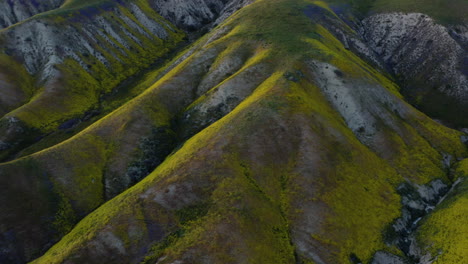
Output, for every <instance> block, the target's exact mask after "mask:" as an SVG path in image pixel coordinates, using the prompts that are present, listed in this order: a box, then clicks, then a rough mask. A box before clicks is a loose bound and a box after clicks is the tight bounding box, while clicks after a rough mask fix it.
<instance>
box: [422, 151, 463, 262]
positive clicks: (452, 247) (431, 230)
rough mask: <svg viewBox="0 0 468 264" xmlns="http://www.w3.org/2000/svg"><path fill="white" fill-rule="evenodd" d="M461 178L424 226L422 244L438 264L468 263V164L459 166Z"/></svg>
mask: <svg viewBox="0 0 468 264" xmlns="http://www.w3.org/2000/svg"><path fill="white" fill-rule="evenodd" d="M455 175H456V176H457V177H459V179H460V180H462V182H461V183H460V184H459V185H458V186H457V187H456V188H455V191H454V193H452V194H450V196H449V197H447V199H445V200H444V201H443V202H442V203H441V204H440V205H438V208H437V210H436V211H435V212H434V213H432V214H431V215H430V216H429V218H427V219H426V220H425V221H424V222H423V223H422V227H421V229H420V231H419V237H418V238H419V240H420V242H421V243H422V244H423V245H424V246H425V247H426V248H427V249H428V250H429V251H430V252H431V253H432V255H433V256H438V257H437V260H436V261H435V262H434V263H436V264H442V263H443V264H455V263H464V261H466V259H468V227H467V225H466V219H467V218H468V207H467V203H468V181H467V180H466V179H467V177H468V160H466V159H465V160H463V161H462V162H460V163H459V165H458V168H457V170H456V174H455Z"/></svg>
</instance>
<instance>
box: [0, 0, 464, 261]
mask: <svg viewBox="0 0 468 264" xmlns="http://www.w3.org/2000/svg"><path fill="white" fill-rule="evenodd" d="M332 7H334V6H332ZM259 10H261V12H259ZM336 27H339V29H340V30H338V31H337V30H336ZM358 38H359V34H357V33H356V32H355V31H353V30H352V29H351V28H350V27H349V26H347V24H346V23H345V22H344V21H342V20H341V19H340V18H339V17H338V16H337V15H336V13H334V12H333V11H332V9H330V8H329V7H328V6H327V5H326V4H325V3H324V2H319V1H308V0H270V1H266V0H263V1H257V2H255V3H253V4H252V5H250V6H248V7H246V8H244V9H241V10H240V11H239V12H238V13H236V14H235V15H234V16H233V17H231V18H229V19H228V20H227V22H225V23H223V24H222V25H221V26H219V27H217V28H216V29H215V30H214V31H213V32H211V33H210V34H208V35H207V36H205V37H204V38H203V39H201V40H200V41H199V42H197V44H195V45H194V47H193V48H191V49H190V50H188V51H187V52H186V53H184V54H182V55H181V56H179V57H178V59H176V60H175V61H174V63H173V65H169V66H168V68H167V69H166V70H164V71H163V73H165V75H164V76H163V77H162V78H161V79H159V80H158V81H157V82H156V83H155V84H154V85H152V86H151V87H150V88H149V89H148V90H146V91H145V92H144V93H143V94H141V95H140V96H138V97H137V98H135V99H133V100H131V101H130V102H128V103H127V104H125V105H124V106H122V107H121V108H119V109H118V110H116V111H114V112H113V113H111V114H110V115H107V116H106V117H104V118H103V119H101V120H99V121H98V122H96V123H95V124H93V125H92V126H90V127H89V128H87V129H86V130H84V131H82V132H81V133H79V134H77V135H75V136H74V137H72V138H70V139H69V140H67V141H65V142H63V143H61V144H58V145H56V146H54V147H52V148H49V149H46V150H43V151H41V152H38V153H35V154H33V155H30V156H28V157H25V158H23V159H19V160H15V161H12V162H10V163H6V164H3V165H2V166H1V168H0V170H1V171H2V175H13V171H15V172H16V173H15V178H16V180H15V181H16V182H18V183H22V182H24V184H15V185H14V186H12V188H11V189H9V190H8V189H7V191H6V192H4V193H2V195H4V197H1V198H2V200H4V201H6V202H5V203H4V204H2V208H1V209H2V212H7V214H5V215H3V216H1V217H2V218H0V220H1V221H0V222H1V223H6V224H4V226H2V228H4V229H3V230H2V234H8V236H7V235H5V236H4V237H2V242H3V243H2V245H15V246H13V247H11V246H10V247H8V246H4V247H3V250H2V252H7V254H4V255H3V260H5V261H11V262H14V261H15V258H16V259H17V258H24V257H26V258H30V257H31V256H35V255H37V253H36V252H31V251H33V249H37V248H40V246H39V245H44V246H43V247H44V248H47V247H48V245H47V242H48V239H50V237H51V236H52V237H53V236H55V237H56V238H59V237H61V236H62V235H65V234H66V233H68V232H69V231H70V229H71V228H72V227H73V225H74V223H75V222H76V221H77V220H78V219H80V218H82V217H83V216H85V215H87V214H88V213H90V212H91V211H93V210H94V209H95V208H97V207H98V208H97V209H96V210H95V211H94V212H92V213H90V214H89V215H88V216H86V217H85V218H84V219H83V220H82V221H80V223H78V225H77V226H76V227H74V228H73V229H72V230H71V231H70V233H68V234H67V235H66V236H65V237H64V238H63V239H62V240H61V241H60V242H58V243H57V244H56V245H55V246H54V247H53V248H52V249H50V250H49V251H48V252H47V253H46V254H45V255H44V256H43V257H41V258H39V259H37V260H36V261H35V262H34V263H139V262H141V261H143V262H145V263H241V262H246V261H247V260H248V261H249V263H294V262H299V263H300V262H304V263H348V262H349V261H352V262H354V263H359V262H365V263H367V262H370V261H371V260H372V259H374V260H373V261H374V263H377V262H375V261H377V260H376V259H379V258H380V256H381V255H382V254H387V255H389V256H393V257H392V258H399V257H397V256H395V255H391V254H390V253H393V254H397V255H404V251H403V250H402V249H401V248H400V245H398V243H387V244H386V243H385V239H384V234H383V233H384V230H386V229H388V227H389V226H391V225H392V224H393V223H394V220H395V219H398V218H399V217H400V216H401V210H402V204H401V201H400V199H401V196H400V195H401V194H400V193H399V191H398V189H399V187H400V186H402V185H403V183H405V182H410V183H411V184H426V183H430V182H432V181H433V180H435V179H441V180H442V181H443V182H444V183H445V184H447V185H450V181H451V180H452V179H451V178H449V177H448V174H447V169H448V167H449V166H451V165H452V163H451V160H456V159H457V158H460V157H464V156H466V155H467V153H466V147H465V146H464V145H463V144H462V142H461V140H460V138H461V137H462V133H460V132H457V131H454V130H451V129H448V128H445V127H443V126H441V125H440V124H438V123H436V122H434V121H432V120H431V119H429V118H428V117H426V116H425V115H423V114H422V113H420V112H419V111H417V110H415V109H414V108H413V107H411V106H410V105H408V104H407V103H405V102H404V101H403V100H402V96H401V95H400V94H399V92H398V86H397V85H396V84H395V83H394V82H393V81H392V80H391V79H389V76H388V75H386V74H385V73H382V72H379V71H378V70H376V69H375V68H373V67H372V66H370V65H369V64H368V63H367V62H366V61H365V60H363V59H361V58H360V57H359V56H357V55H356V54H359V55H360V54H361V53H359V52H357V51H356V53H354V52H352V50H353V49H355V48H356V47H358V46H359V45H357V44H352V43H363V40H360V42H357V41H358ZM353 39H356V40H355V41H353ZM346 40H351V41H346ZM350 43H351V44H350ZM353 45H354V46H353ZM353 47H354V48H353ZM361 51H362V50H361ZM364 53H365V52H364ZM364 53H363V54H364ZM361 56H363V55H361ZM363 58H364V59H366V60H368V61H372V58H374V56H373V55H372V54H368V56H363ZM192 136H193V137H192ZM185 139H188V140H187V141H186V142H184V140H185ZM171 141H172V142H173V143H172V144H169V146H167V145H164V144H162V143H163V142H165V143H168V142H171ZM140 142H141V143H140ZM146 146H148V147H149V148H150V150H147V149H145V147H146ZM170 152H172V154H171V155H170V156H169V157H168V158H167V159H165V160H164V158H165V156H166V155H167V154H168V153H170ZM450 156H451V157H452V159H450V158H448V157H450ZM163 160H164V161H163ZM444 160H445V161H446V162H445V164H444V162H443V161H444ZM148 161H149V162H150V165H149V167H145V164H147V163H148ZM161 161H163V162H162V164H160V165H159V166H158V168H157V169H156V170H155V171H154V172H152V173H151V174H150V175H149V176H148V177H146V178H144V179H143V181H141V182H140V183H138V184H136V185H135V186H134V187H132V188H130V189H129V190H127V191H124V190H125V189H126V188H127V187H129V186H130V185H131V184H133V183H135V182H137V181H138V180H140V179H141V178H142V177H144V176H146V175H145V173H144V171H148V170H152V168H153V167H155V166H157V165H158V163H159V162H161ZM140 169H141V170H143V173H140V172H138V170H140ZM132 177H134V178H132ZM28 179H29V182H28ZM30 179H34V181H35V182H37V184H31V182H30V181H31V180H30ZM1 180H2V181H3V182H2V185H3V184H7V183H8V181H11V179H9V178H8V177H2V178H1ZM122 191H124V192H123V193H122V194H120V195H118V196H117V197H115V198H114V199H112V200H110V201H109V202H107V203H105V204H104V205H102V206H100V205H101V204H102V203H104V202H105V200H106V199H107V198H111V197H113V196H114V195H117V194H118V193H120V192H122ZM26 194H28V195H26ZM18 197H21V199H24V200H26V201H27V202H24V203H23V204H24V205H25V206H28V208H27V209H26V208H18V206H17V200H18V199H19V198H18ZM24 197H26V198H24ZM48 201H50V202H48ZM40 205H42V206H40ZM24 212H27V213H26V214H25V213H24ZM13 223H14V224H13ZM25 230H28V231H26V232H25ZM32 231H34V232H32ZM12 242H14V243H12ZM50 242H54V241H53V240H52V241H50ZM18 249H20V250H18ZM384 251H386V252H387V253H382V252H384ZM25 252H26V253H25Z"/></svg>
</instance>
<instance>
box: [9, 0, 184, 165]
mask: <svg viewBox="0 0 468 264" xmlns="http://www.w3.org/2000/svg"><path fill="white" fill-rule="evenodd" d="M132 2H133V3H134V4H136V5H137V6H138V7H139V8H140V9H141V10H142V11H143V12H144V13H145V14H146V16H147V17H149V18H150V19H152V20H155V21H160V22H161V25H162V26H163V27H164V28H165V30H166V32H167V33H168V38H167V39H159V38H157V37H155V36H152V35H151V32H149V31H148V29H145V27H144V26H143V25H142V24H141V23H140V22H139V21H138V20H137V18H136V17H135V16H134V15H133V14H131V12H130V10H128V9H127V8H126V7H125V5H122V6H119V5H116V4H115V3H110V2H102V1H99V2H97V1H96V2H93V3H92V4H93V5H88V4H90V3H87V4H86V5H81V4H80V5H79V6H75V3H70V5H72V7H73V8H69V7H68V5H67V6H66V7H64V8H61V9H57V10H53V11H50V12H46V13H44V14H40V15H37V16H35V17H33V18H31V20H34V19H41V20H45V21H47V23H50V24H51V25H55V26H57V27H60V26H61V25H68V26H72V27H74V28H76V29H78V31H80V29H81V28H83V24H86V23H89V22H90V21H88V20H86V19H85V20H84V21H82V20H80V19H82V17H83V16H84V17H87V16H89V18H92V17H94V16H98V15H99V16H102V17H104V18H105V19H107V20H108V21H111V23H112V26H113V27H114V30H115V31H116V32H117V34H119V35H120V37H121V38H123V39H124V40H125V41H126V42H127V43H128V44H129V45H130V50H127V49H126V48H125V47H123V46H122V45H121V44H119V43H118V42H117V41H116V40H115V39H114V38H113V37H112V36H111V33H110V32H103V34H104V35H106V36H107V37H108V39H109V40H110V41H107V40H106V39H105V38H103V37H101V36H99V35H98V34H96V38H97V39H96V41H90V45H92V46H93V48H95V49H96V50H97V51H98V52H100V53H101V54H103V55H104V57H105V58H106V59H107V60H108V61H109V63H110V66H109V67H108V68H107V67H106V66H104V65H103V64H102V63H101V62H100V61H99V60H98V59H97V58H95V57H93V56H89V54H79V56H80V57H81V59H82V61H83V62H84V63H85V64H86V65H89V67H90V69H89V71H87V70H85V69H83V68H82V67H81V66H80V65H78V63H77V62H76V61H74V60H72V59H65V62H64V63H63V64H60V65H57V68H58V69H59V70H60V72H61V74H62V75H61V78H59V79H58V80H55V81H54V82H52V83H48V84H47V85H48V86H47V87H42V88H41V89H35V91H34V95H33V96H31V95H29V97H30V98H31V99H30V100H29V101H27V103H26V104H24V105H22V106H21V107H18V108H17V109H15V110H14V111H12V112H10V113H8V116H15V117H17V118H18V119H20V120H21V122H22V124H23V126H24V128H26V129H28V130H29V131H31V132H33V136H30V138H24V136H23V138H21V134H12V135H10V137H13V138H12V139H11V141H13V142H21V141H22V140H25V139H26V140H27V141H29V142H26V143H28V144H31V143H32V141H34V139H35V138H37V137H38V136H40V135H44V134H48V133H51V132H54V131H56V130H57V128H58V126H59V125H60V124H61V123H63V122H65V121H67V120H70V119H72V118H80V117H83V116H84V114H85V112H87V111H90V110H92V109H93V108H96V107H97V106H98V104H99V103H100V100H101V96H102V95H103V94H108V93H110V92H111V91H112V90H113V89H114V88H115V87H116V86H118V85H119V84H120V83H121V82H122V81H124V80H126V79H127V78H128V77H130V76H132V75H134V74H136V73H137V72H138V71H140V70H142V69H144V68H147V67H148V66H149V65H151V64H153V63H154V62H155V61H157V60H158V59H160V58H163V57H164V56H166V55H167V54H168V53H169V52H171V51H173V50H174V49H176V47H177V45H178V44H179V43H181V42H182V41H183V38H184V36H185V35H184V33H183V32H181V31H179V30H177V29H175V27H173V26H171V25H170V23H168V22H167V21H165V20H164V19H163V18H162V17H161V16H159V15H158V14H157V13H156V12H155V11H154V10H153V9H152V8H151V7H150V6H149V4H148V3H147V1H145V0H135V1H132ZM80 3H81V2H80ZM126 4H128V3H126ZM110 7H112V8H118V9H120V12H122V14H123V15H125V16H127V17H128V18H129V19H130V20H131V21H133V22H134V23H135V24H136V25H138V26H139V27H140V28H141V29H142V30H145V31H146V33H147V36H145V35H144V34H142V33H139V32H137V31H136V30H134V29H133V28H131V27H130V26H129V25H127V24H126V23H125V22H124V21H123V20H122V19H120V18H117V17H112V18H111V17H110V16H111V15H112V14H110V13H109V12H106V10H108V9H109V8H110ZM77 18H78V19H77ZM29 22H30V21H29V20H28V21H24V22H22V23H29ZM121 27H123V29H125V30H127V31H128V32H132V34H133V35H134V36H135V37H136V38H137V39H138V40H139V41H140V42H141V43H136V42H135V41H133V40H132V39H130V38H129V37H128V36H126V35H125V34H124V32H123V30H119V28H121ZM8 30H14V28H9V29H8ZM81 30H82V29H81ZM81 33H82V34H83V36H86V34H85V32H81ZM148 36H149V37H148ZM129 65H131V67H128V66H129ZM29 90H33V89H32V88H30V89H29ZM114 107H115V106H114ZM5 133H6V132H5ZM15 136H16V137H18V138H14V137H15ZM52 141H54V140H52ZM46 145H47V144H46ZM16 147H17V148H16V149H11V150H8V151H5V152H2V153H0V157H1V158H5V157H7V156H8V155H10V154H11V153H12V152H15V151H17V150H18V149H19V148H22V147H25V146H24V145H19V146H16Z"/></svg>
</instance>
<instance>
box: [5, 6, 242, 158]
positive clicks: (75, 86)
mask: <svg viewBox="0 0 468 264" xmlns="http://www.w3.org/2000/svg"><path fill="white" fill-rule="evenodd" d="M247 3H249V1H240V0H239V1H238V0H235V1H183V2H179V1H143V2H133V1H128V2H127V1H125V2H104V3H101V4H98V5H93V6H82V7H80V8H79V11H76V10H74V9H73V10H68V9H66V8H62V9H60V12H57V14H55V13H54V14H53V15H48V14H44V15H41V16H40V17H36V18H34V19H30V20H27V21H24V22H22V23H19V24H16V25H14V26H12V27H10V28H8V29H6V30H4V31H2V33H0V35H1V36H2V38H3V39H4V41H3V42H2V44H1V45H0V50H3V52H4V53H5V54H6V55H7V56H10V57H11V58H14V59H15V60H17V61H19V62H20V63H21V64H23V65H24V67H25V68H26V70H27V71H28V73H29V74H31V75H34V76H36V77H37V80H38V81H37V83H36V84H35V85H36V86H37V88H36V91H35V92H36V93H38V94H36V96H35V97H34V99H33V100H31V101H30V102H28V103H27V104H24V105H21V104H23V103H25V100H22V101H19V102H16V104H15V105H14V106H11V107H10V109H11V108H13V107H14V108H17V109H16V111H15V113H14V114H11V115H10V116H14V117H15V118H18V119H20V120H21V121H22V122H18V123H17V125H18V126H21V127H19V128H18V129H23V130H25V129H24V128H28V129H32V130H34V131H35V133H36V135H35V136H33V137H32V138H29V139H27V140H25V139H26V138H25V135H22V134H11V133H8V131H6V130H4V131H1V130H2V129H1V127H0V140H2V141H3V142H5V143H6V145H5V146H10V147H9V148H6V149H7V151H6V152H5V151H4V153H0V158H3V159H4V158H6V157H8V156H9V155H10V154H12V153H15V152H16V151H18V150H19V149H20V148H21V146H22V145H27V144H30V143H31V140H32V139H33V138H39V137H40V136H42V135H43V134H45V133H49V132H52V131H54V130H55V129H57V127H58V125H60V124H62V123H64V122H67V121H69V120H73V119H76V118H81V117H82V115H84V113H85V112H87V111H89V110H90V109H91V108H93V107H94V106H95V105H96V104H97V103H98V101H99V100H100V96H101V95H103V94H106V93H109V92H110V91H112V89H113V88H114V87H116V86H117V85H118V84H119V83H120V82H122V81H124V80H125V79H126V78H128V77H130V76H131V75H133V74H135V73H136V72H138V71H139V70H141V69H144V68H146V67H148V66H149V65H151V64H154V63H155V61H157V60H158V59H159V58H161V57H162V56H165V55H166V54H167V53H168V52H170V51H171V50H173V49H175V48H176V47H178V45H179V44H180V43H181V42H182V41H183V40H184V38H185V37H186V34H185V33H184V32H183V31H181V30H180V29H179V28H182V29H185V30H188V31H193V30H198V29H200V28H201V27H203V26H209V24H210V23H213V22H214V21H215V20H216V19H218V20H217V21H218V22H219V21H220V20H219V19H221V18H226V17H227V16H228V15H229V14H231V13H232V12H233V11H235V10H237V8H240V7H241V6H244V5H246V4H247ZM150 7H152V8H150ZM161 16H162V17H161ZM164 17H165V18H167V19H168V20H169V21H168V20H165V19H164ZM170 22H172V23H174V24H175V25H177V26H174V25H173V24H171V23H170ZM129 65H132V67H128V66H129ZM72 72H74V73H73V74H74V75H75V76H78V75H80V77H77V78H81V80H80V81H72V79H74V78H68V77H64V76H65V75H70V74H72ZM83 78H84V79H86V80H87V84H86V85H85V84H84V83H85V82H83ZM82 85H85V86H86V88H85V90H86V91H87V93H83V89H82V88H79V86H82ZM10 86H11V85H10ZM39 87H41V88H42V90H40V91H39V90H38V88H39ZM32 90H33V89H32ZM74 90H80V92H79V93H76V92H74ZM3 92H4V93H5V96H6V95H7V94H6V92H8V91H7V90H5V91H3ZM0 93H1V91H0ZM10 93H11V92H10ZM77 96H78V97H81V98H76V97H77ZM57 97H63V98H64V99H63V100H62V101H68V102H76V101H77V100H79V101H80V103H77V104H73V105H74V106H75V107H70V105H67V106H65V105H62V106H59V105H57V104H55V103H51V101H55V98H57ZM73 108H74V109H73ZM44 110H46V112H48V113H50V112H54V113H55V114H54V115H51V114H46V115H47V116H48V117H46V116H42V117H38V116H35V117H32V116H31V115H30V113H36V114H39V115H41V114H40V113H44ZM52 116H54V117H52ZM51 117H52V118H51ZM37 120H41V121H40V122H41V124H38V123H36V121H37ZM0 122H1V121H0ZM4 123H5V122H4ZM37 132H39V133H37ZM41 134H42V135H41ZM26 141H29V143H28V142H26Z"/></svg>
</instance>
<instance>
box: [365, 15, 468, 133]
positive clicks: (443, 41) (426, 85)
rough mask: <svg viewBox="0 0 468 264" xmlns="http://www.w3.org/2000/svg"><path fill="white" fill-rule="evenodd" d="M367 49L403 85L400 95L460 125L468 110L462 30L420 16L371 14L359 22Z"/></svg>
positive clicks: (467, 68) (467, 67)
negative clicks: (462, 114)
mask: <svg viewBox="0 0 468 264" xmlns="http://www.w3.org/2000/svg"><path fill="white" fill-rule="evenodd" d="M362 25H363V27H362V29H361V33H362V35H363V37H364V38H365V39H366V40H367V43H368V45H369V46H370V47H371V48H372V49H373V50H374V51H375V52H376V53H377V54H379V56H381V58H382V59H383V61H384V62H385V63H386V64H387V65H388V66H389V67H390V68H391V70H392V71H393V74H395V75H396V76H397V78H398V79H399V80H400V81H401V83H403V84H404V85H403V93H404V94H406V95H407V96H409V98H410V99H411V101H412V102H413V103H415V104H416V105H418V106H420V107H421V109H423V110H424V111H425V112H428V113H429V114H431V115H436V116H439V117H441V119H448V120H449V121H451V122H453V123H456V125H461V124H464V123H465V122H467V120H465V118H461V117H458V116H457V112H459V111H462V109H463V108H466V107H467V106H468V57H467V54H468V53H467V51H468V49H467V44H468V42H467V35H468V31H467V28H466V26H463V25H461V26H457V27H454V28H453V29H449V28H447V27H444V26H442V25H439V24H437V23H436V22H435V21H434V20H433V19H432V18H430V17H428V16H427V15H424V14H419V13H410V14H403V13H388V14H378V15H373V16H371V17H369V18H367V19H365V20H364V21H362Z"/></svg>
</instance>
